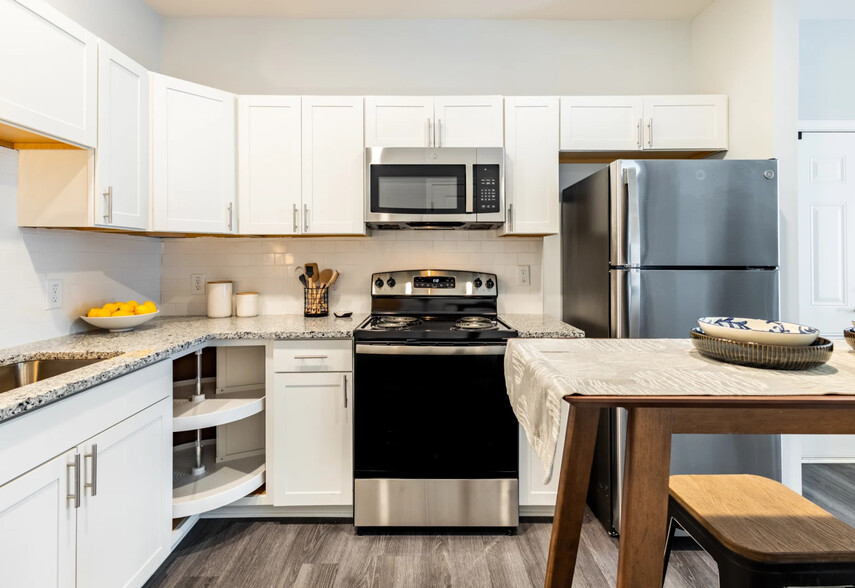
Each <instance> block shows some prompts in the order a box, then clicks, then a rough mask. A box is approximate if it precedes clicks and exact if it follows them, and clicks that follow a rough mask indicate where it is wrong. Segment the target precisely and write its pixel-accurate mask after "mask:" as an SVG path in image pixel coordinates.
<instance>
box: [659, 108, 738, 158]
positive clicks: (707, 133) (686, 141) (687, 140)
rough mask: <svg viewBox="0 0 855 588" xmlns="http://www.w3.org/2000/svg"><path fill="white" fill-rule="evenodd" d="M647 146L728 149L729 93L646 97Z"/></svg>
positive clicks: (709, 149) (710, 149) (712, 149)
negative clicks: (727, 94) (723, 94)
mask: <svg viewBox="0 0 855 588" xmlns="http://www.w3.org/2000/svg"><path fill="white" fill-rule="evenodd" d="M644 119H645V129H644V130H645V133H644V148H645V149H699V150H705V151H718V150H724V149H727V131H728V126H727V125H728V122H727V96H722V95H711V96H645V97H644Z"/></svg>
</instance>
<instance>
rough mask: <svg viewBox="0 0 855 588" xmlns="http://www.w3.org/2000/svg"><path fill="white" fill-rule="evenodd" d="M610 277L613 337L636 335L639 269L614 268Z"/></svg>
mask: <svg viewBox="0 0 855 588" xmlns="http://www.w3.org/2000/svg"><path fill="white" fill-rule="evenodd" d="M609 277H610V279H611V301H610V306H611V309H610V310H611V328H610V329H609V336H610V337H611V338H613V339H628V338H635V337H638V333H639V328H640V327H641V304H640V303H641V271H640V270H637V269H615V270H612V271H610V272H609Z"/></svg>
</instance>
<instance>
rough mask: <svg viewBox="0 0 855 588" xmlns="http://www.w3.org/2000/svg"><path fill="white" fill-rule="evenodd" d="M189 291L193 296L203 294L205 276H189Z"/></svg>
mask: <svg viewBox="0 0 855 588" xmlns="http://www.w3.org/2000/svg"><path fill="white" fill-rule="evenodd" d="M190 280H191V283H190V289H191V291H192V292H193V294H204V293H205V274H193V275H191V276H190Z"/></svg>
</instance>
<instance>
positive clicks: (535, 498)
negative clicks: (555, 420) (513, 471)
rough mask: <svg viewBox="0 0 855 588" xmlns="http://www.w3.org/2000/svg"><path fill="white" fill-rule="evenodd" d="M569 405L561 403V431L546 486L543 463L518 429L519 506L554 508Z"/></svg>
mask: <svg viewBox="0 0 855 588" xmlns="http://www.w3.org/2000/svg"><path fill="white" fill-rule="evenodd" d="M569 407H570V405H569V404H567V403H566V402H562V403H561V430H560V431H559V433H558V449H557V450H556V453H555V463H554V464H553V467H552V478H551V479H550V480H549V483H548V484H544V483H543V480H544V478H545V477H546V473H545V472H544V471H543V463H541V461H540V458H539V457H538V456H537V454H536V453H535V452H534V449H532V448H531V445H530V444H529V442H528V439H526V436H525V431H523V430H522V427H520V506H551V507H554V506H555V501H556V499H557V497H558V478H559V477H560V474H561V458H562V454H563V451H562V448H563V447H564V433H565V432H566V431H567V415H568V412H569Z"/></svg>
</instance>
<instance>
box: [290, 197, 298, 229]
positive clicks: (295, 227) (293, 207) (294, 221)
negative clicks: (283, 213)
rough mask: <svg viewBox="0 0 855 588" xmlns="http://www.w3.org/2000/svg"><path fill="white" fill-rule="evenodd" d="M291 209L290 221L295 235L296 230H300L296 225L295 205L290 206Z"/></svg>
mask: <svg viewBox="0 0 855 588" xmlns="http://www.w3.org/2000/svg"><path fill="white" fill-rule="evenodd" d="M291 207H292V212H291V220H292V221H293V223H294V232H295V233H296V232H297V230H298V229H299V228H300V226H299V225H298V223H297V204H296V203H294V204H292V205H291Z"/></svg>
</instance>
